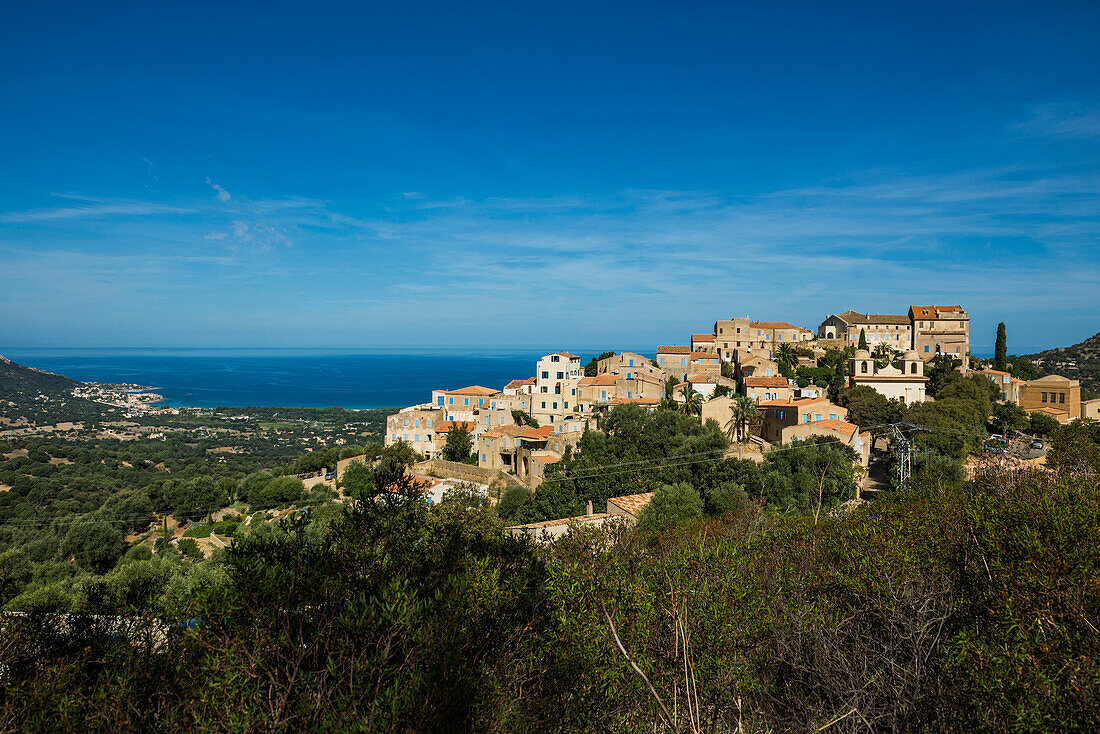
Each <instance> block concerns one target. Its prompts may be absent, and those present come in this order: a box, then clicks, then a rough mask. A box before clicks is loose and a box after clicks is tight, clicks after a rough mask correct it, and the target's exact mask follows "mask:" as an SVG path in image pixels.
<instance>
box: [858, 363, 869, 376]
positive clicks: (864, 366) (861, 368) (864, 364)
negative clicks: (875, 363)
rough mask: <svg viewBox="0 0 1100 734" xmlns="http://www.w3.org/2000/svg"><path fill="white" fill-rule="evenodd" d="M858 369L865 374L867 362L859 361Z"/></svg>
mask: <svg viewBox="0 0 1100 734" xmlns="http://www.w3.org/2000/svg"><path fill="white" fill-rule="evenodd" d="M859 371H860V372H863V373H865V374H866V372H867V363H866V362H860V363H859Z"/></svg>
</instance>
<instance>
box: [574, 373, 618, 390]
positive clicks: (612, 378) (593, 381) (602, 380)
mask: <svg viewBox="0 0 1100 734" xmlns="http://www.w3.org/2000/svg"><path fill="white" fill-rule="evenodd" d="M618 379H619V376H618V375H609V374H604V375H596V376H595V377H582V378H581V379H580V380H578V381H577V386H578V387H588V386H589V385H614V384H615V382H616V380H618Z"/></svg>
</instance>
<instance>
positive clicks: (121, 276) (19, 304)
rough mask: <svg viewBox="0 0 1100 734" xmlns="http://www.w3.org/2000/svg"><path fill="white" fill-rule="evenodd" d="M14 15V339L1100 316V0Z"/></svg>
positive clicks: (289, 336)
mask: <svg viewBox="0 0 1100 734" xmlns="http://www.w3.org/2000/svg"><path fill="white" fill-rule="evenodd" d="M897 5H898V4H895V3H880V4H858V5H857V4H846V3H804V4H801V3H751V4H750V3H711V4H700V3H660V4H644V3H631V4H620V3H617V4H603V3H593V2H584V3H575V4H573V3H565V2H559V3H541V4H535V3H493V2H483V3H453V4H442V3H417V2H404V3H389V4H386V6H383V5H382V4H372V3H348V4H343V5H340V4H327V3H318V4H313V5H303V4H300V3H293V4H291V3H286V4H281V3H268V4H265V5H264V9H263V10H262V11H258V10H256V9H255V6H250V5H245V4H240V5H237V4H232V3H218V4H204V3H187V4H183V5H175V4H173V7H169V4H167V3H148V2H145V3H139V4H129V3H121V2H119V3H110V4H89V3H81V4H71V5H66V4H57V3H46V2H43V3H22V4H16V3H4V4H3V6H2V8H0V110H2V112H0V140H3V143H2V144H0V351H2V349H3V347H4V346H5V345H6V346H8V347H39V346H64V347H72V346H234V347H239V346H246V347H247V346H300V347H336V346H342V347H369V346H387V347H401V346H417V347H423V346H431V345H438V346H440V347H478V348H482V347H498V346H514V347H534V348H539V347H543V346H549V347H553V348H561V347H563V346H564V347H570V348H592V347H602V346H608V347H615V346H620V345H630V346H638V345H644V344H656V343H669V342H683V341H685V340H686V335H687V334H688V333H690V332H692V331H707V330H709V328H710V326H711V324H712V323H713V322H714V320H715V319H716V318H726V317H729V316H730V315H733V314H738V315H741V314H746V313H748V314H750V315H752V316H753V317H756V318H760V319H763V320H785V321H791V322H793V323H796V324H800V325H804V326H807V327H810V328H816V326H817V324H818V323H820V321H821V320H822V319H823V318H824V317H825V316H826V315H828V314H829V313H833V312H839V311H844V310H846V309H848V308H854V309H857V310H861V311H876V312H886V313H893V312H898V313H902V312H904V311H905V310H906V309H907V308H908V306H909V304H911V303H922V304H929V303H951V304H954V303H962V304H963V305H964V306H965V307H967V308H968V310H969V311H970V312H971V316H972V343H973V345H974V348H975V350H976V351H982V350H983V349H988V348H989V347H988V345H990V344H991V343H992V341H993V333H994V329H995V327H996V323H997V322H998V321H1001V320H1003V321H1005V322H1006V323H1007V324H1008V329H1009V340H1010V344H1009V346H1010V350H1012V351H1017V350H1018V351H1028V350H1030V349H1034V348H1038V347H1045V346H1055V345H1061V344H1069V343H1073V342H1076V341H1079V340H1081V339H1082V338H1085V337H1087V336H1090V335H1092V334H1093V333H1095V332H1096V331H1098V330H1100V295H1098V294H1100V84H1098V82H1100V63H1098V62H1100V43H1097V41H1096V39H1097V38H1100V5H1098V4H1097V3H1077V4H1070V3H1027V4H1013V3H1005V2H1000V3H989V4H982V3H966V4H961V5H960V4H958V3H950V4H938V3H919V4H918V3H913V4H909V5H908V7H897Z"/></svg>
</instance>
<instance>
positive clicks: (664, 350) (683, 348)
mask: <svg viewBox="0 0 1100 734" xmlns="http://www.w3.org/2000/svg"><path fill="white" fill-rule="evenodd" d="M690 353H691V347H689V346H687V345H686V344H673V345H671V346H670V345H668V344H663V345H661V346H659V347H657V354H690Z"/></svg>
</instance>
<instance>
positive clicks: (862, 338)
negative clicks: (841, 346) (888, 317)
mask: <svg viewBox="0 0 1100 734" xmlns="http://www.w3.org/2000/svg"><path fill="white" fill-rule="evenodd" d="M859 349H867V330H866V329H860V330H859Z"/></svg>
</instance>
